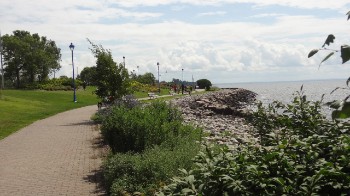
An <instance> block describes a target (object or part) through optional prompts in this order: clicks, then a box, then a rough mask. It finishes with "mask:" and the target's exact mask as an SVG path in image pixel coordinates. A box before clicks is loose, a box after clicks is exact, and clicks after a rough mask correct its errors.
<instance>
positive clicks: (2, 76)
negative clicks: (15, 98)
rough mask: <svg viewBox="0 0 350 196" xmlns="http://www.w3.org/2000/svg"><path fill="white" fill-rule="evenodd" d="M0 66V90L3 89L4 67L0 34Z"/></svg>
mask: <svg viewBox="0 0 350 196" xmlns="http://www.w3.org/2000/svg"><path fill="white" fill-rule="evenodd" d="M0 64H1V90H2V89H4V67H3V65H2V41H1V32H0Z"/></svg>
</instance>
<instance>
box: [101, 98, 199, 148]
mask: <svg viewBox="0 0 350 196" xmlns="http://www.w3.org/2000/svg"><path fill="white" fill-rule="evenodd" d="M101 115H102V117H100V119H102V120H101V121H102V126H101V131H102V135H103V137H104V139H105V140H106V141H107V142H108V144H109V145H110V147H111V149H112V151H113V152H128V151H133V152H142V151H143V150H145V149H146V148H151V147H153V146H155V145H159V144H161V143H163V142H168V141H171V140H172V139H173V138H176V137H182V136H184V135H188V134H191V133H193V132H194V131H193V128H192V127H189V126H184V125H182V117H181V114H180V112H179V111H178V110H176V109H175V108H173V107H172V106H170V105H167V104H166V103H165V102H158V101H156V102H152V103H151V104H150V105H147V106H145V107H140V106H136V107H133V108H129V107H126V106H124V105H121V106H118V107H111V108H110V109H109V110H108V111H104V112H103V113H102V114H100V116H101ZM174 145H175V144H174Z"/></svg>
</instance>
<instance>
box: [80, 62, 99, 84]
mask: <svg viewBox="0 0 350 196" xmlns="http://www.w3.org/2000/svg"><path fill="white" fill-rule="evenodd" d="M95 78H96V66H93V67H85V68H84V69H83V70H82V71H81V72H80V75H79V79H80V80H82V81H84V82H86V83H87V85H96V81H95Z"/></svg>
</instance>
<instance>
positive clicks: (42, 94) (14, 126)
mask: <svg viewBox="0 0 350 196" xmlns="http://www.w3.org/2000/svg"><path fill="white" fill-rule="evenodd" d="M93 90H94V88H93V87H90V88H87V90H86V91H83V90H78V91H77V101H78V102H77V103H74V102H73V91H39V90H4V91H3V92H2V93H3V99H0V108H1V110H0V112H1V113H0V139H3V138H4V137H6V136H8V135H10V134H11V133H13V132H15V131H17V130H19V129H20V128H23V127H25V126H27V125H29V124H31V123H33V122H34V121H37V120H40V119H44V118H46V117H48V116H52V115H54V114H57V113H60V112H63V111H66V110H70V109H74V108H79V107H83V106H88V105H93V104H96V103H97V98H96V95H94V94H92V91H93Z"/></svg>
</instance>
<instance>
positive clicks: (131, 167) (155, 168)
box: [103, 137, 200, 195]
mask: <svg viewBox="0 0 350 196" xmlns="http://www.w3.org/2000/svg"><path fill="white" fill-rule="evenodd" d="M199 149H200V146H199V144H198V143H195V142H194V140H193V138H191V137H183V138H181V139H177V140H176V146H174V147H173V148H169V146H167V145H164V144H163V145H161V146H155V147H154V148H151V149H147V150H145V151H144V152H143V153H142V154H130V153H127V154H122V153H117V154H115V155H112V156H110V157H109V158H108V159H107V161H106V162H105V163H104V164H103V168H104V178H105V180H106V185H107V186H108V187H110V192H111V195H122V194H121V193H123V192H124V193H125V192H128V193H134V192H137V191H138V192H142V193H145V194H146V195H154V193H155V191H156V190H157V189H159V187H160V186H161V185H163V184H164V183H165V182H167V181H166V180H168V179H169V178H170V177H171V176H174V175H177V174H178V168H186V169H190V168H191V166H192V158H193V157H194V156H195V155H196V154H197V153H198V151H199Z"/></svg>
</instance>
